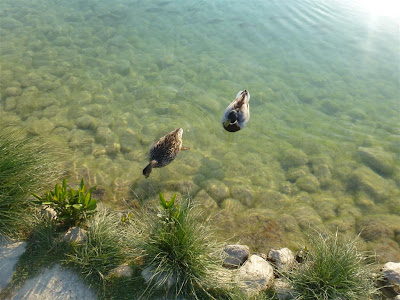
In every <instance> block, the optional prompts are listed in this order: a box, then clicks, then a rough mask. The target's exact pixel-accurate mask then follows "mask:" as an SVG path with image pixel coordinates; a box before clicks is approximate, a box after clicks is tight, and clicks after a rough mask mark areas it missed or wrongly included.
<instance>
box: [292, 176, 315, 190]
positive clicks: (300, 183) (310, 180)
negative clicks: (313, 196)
mask: <svg viewBox="0 0 400 300" xmlns="http://www.w3.org/2000/svg"><path fill="white" fill-rule="evenodd" d="M296 186H297V187H298V188H299V189H301V190H303V191H305V192H308V193H315V192H318V190H319V181H318V180H317V178H315V176H314V175H312V174H310V175H306V176H303V177H300V178H299V179H297V181H296Z"/></svg>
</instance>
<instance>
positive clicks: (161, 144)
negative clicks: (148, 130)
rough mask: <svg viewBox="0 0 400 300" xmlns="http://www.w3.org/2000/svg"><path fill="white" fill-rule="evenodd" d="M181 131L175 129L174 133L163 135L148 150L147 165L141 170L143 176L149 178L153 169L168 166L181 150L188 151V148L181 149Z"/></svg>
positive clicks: (180, 129)
mask: <svg viewBox="0 0 400 300" xmlns="http://www.w3.org/2000/svg"><path fill="white" fill-rule="evenodd" d="M182 134H183V129H182V128H177V129H175V130H174V131H172V132H170V133H168V134H166V135H164V136H163V137H162V138H160V139H159V140H158V141H157V142H155V143H154V145H153V146H152V147H151V148H150V152H149V158H150V159H149V164H148V165H147V166H146V168H144V169H143V175H144V176H145V177H146V178H147V177H149V176H150V173H151V170H152V169H153V168H161V167H164V166H166V165H168V164H170V163H171V162H172V161H173V160H174V159H175V157H176V156H177V155H178V153H179V151H181V150H188V149H189V148H188V147H182Z"/></svg>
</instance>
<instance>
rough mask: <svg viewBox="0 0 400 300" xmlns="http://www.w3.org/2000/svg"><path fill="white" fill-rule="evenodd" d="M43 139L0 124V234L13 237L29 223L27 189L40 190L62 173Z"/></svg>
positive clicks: (30, 220)
mask: <svg viewBox="0 0 400 300" xmlns="http://www.w3.org/2000/svg"><path fill="white" fill-rule="evenodd" d="M49 148H51V147H47V145H46V144H45V143H43V141H41V142H39V141H36V140H35V139H33V138H29V137H26V136H25V135H24V134H23V132H22V131H21V130H19V129H17V128H15V127H11V126H7V127H0V234H1V235H4V236H8V237H16V236H17V233H20V230H21V229H22V230H23V229H27V228H29V223H31V222H32V219H31V216H32V214H33V213H32V208H33V205H32V201H31V199H30V197H29V194H30V192H32V191H37V190H41V189H42V188H43V187H46V186H48V184H50V183H51V182H53V180H56V179H58V177H59V176H60V174H61V173H62V168H60V167H59V164H58V159H57V157H58V156H57V155H54V153H50V152H49V151H48V149H49Z"/></svg>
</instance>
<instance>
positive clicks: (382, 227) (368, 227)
mask: <svg viewBox="0 0 400 300" xmlns="http://www.w3.org/2000/svg"><path fill="white" fill-rule="evenodd" d="M357 231H359V232H360V236H361V237H362V238H363V239H364V240H366V241H376V240H379V239H382V238H388V239H391V238H393V237H394V233H393V231H392V230H391V229H390V227H389V226H388V225H386V224H385V223H384V222H382V221H381V220H379V219H378V218H373V217H364V218H363V219H361V220H360V221H358V222H357Z"/></svg>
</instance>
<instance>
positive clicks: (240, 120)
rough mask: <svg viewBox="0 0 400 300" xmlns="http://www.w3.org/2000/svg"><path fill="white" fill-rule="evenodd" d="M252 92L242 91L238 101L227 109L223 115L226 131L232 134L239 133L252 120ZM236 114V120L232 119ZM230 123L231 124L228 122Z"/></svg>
mask: <svg viewBox="0 0 400 300" xmlns="http://www.w3.org/2000/svg"><path fill="white" fill-rule="evenodd" d="M249 101H250V92H249V91H247V90H244V91H240V92H239V93H238V94H237V95H236V99H235V100H233V101H232V103H231V104H229V105H228V107H227V108H226V109H225V111H224V114H223V115H222V125H223V127H224V128H225V130H227V131H230V132H235V131H239V130H240V129H243V128H244V127H245V126H246V124H247V122H248V121H249V119H250V107H249ZM232 112H234V115H235V119H234V120H231V119H230V117H229V116H230V114H231V113H232ZM227 121H229V122H227Z"/></svg>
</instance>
